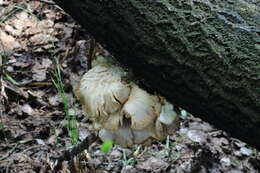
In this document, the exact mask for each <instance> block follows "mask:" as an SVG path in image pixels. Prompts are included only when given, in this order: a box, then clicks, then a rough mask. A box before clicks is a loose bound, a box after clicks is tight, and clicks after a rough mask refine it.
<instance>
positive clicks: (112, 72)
mask: <svg viewBox="0 0 260 173" xmlns="http://www.w3.org/2000/svg"><path fill="white" fill-rule="evenodd" d="M92 66H93V68H92V69H90V70H89V71H88V72H87V73H85V74H84V75H83V77H82V79H81V81H80V83H79V85H78V87H77V90H76V95H77V97H78V99H79V100H80V102H81V104H82V107H83V110H84V112H85V113H86V116H88V117H89V118H90V120H91V121H92V122H93V123H94V127H95V129H96V130H97V131H98V132H99V137H100V138H101V140H103V141H107V140H112V141H113V142H114V143H116V144H119V145H121V146H123V147H130V146H132V145H133V144H147V145H148V144H150V143H151V142H153V141H155V140H163V139H165V137H166V136H167V135H168V134H171V133H173V132H174V131H175V130H176V129H177V128H178V126H179V121H178V115H177V113H176V112H175V111H174V106H173V105H172V104H171V103H169V102H168V101H167V100H166V99H165V98H164V97H162V96H159V95H152V94H150V93H148V92H146V91H145V90H143V89H141V88H140V87H139V86H138V85H137V84H135V83H134V82H133V81H131V80H127V76H128V73H127V72H125V71H124V69H123V68H122V67H120V66H119V65H118V63H116V61H115V60H113V58H111V57H106V58H104V57H102V56H98V57H96V58H95V60H93V61H92Z"/></svg>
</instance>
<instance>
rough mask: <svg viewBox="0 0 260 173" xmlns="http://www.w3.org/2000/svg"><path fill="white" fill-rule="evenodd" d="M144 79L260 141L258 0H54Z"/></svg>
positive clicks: (241, 136) (177, 100)
mask: <svg viewBox="0 0 260 173" xmlns="http://www.w3.org/2000/svg"><path fill="white" fill-rule="evenodd" d="M55 1H56V3H57V4H59V5H60V6H61V7H62V8H63V9H64V10H65V11H66V12H68V13H69V14H70V15H71V16H72V17H74V18H75V19H76V20H77V21H78V22H79V23H80V24H81V25H82V26H83V27H84V28H85V29H87V31H89V32H90V33H91V34H92V35H93V36H94V37H95V38H96V39H97V40H98V41H99V42H101V43H103V44H104V45H106V48H107V49H108V50H110V51H111V52H112V53H114V55H115V57H116V58H117V59H118V60H119V61H120V62H122V63H123V64H125V65H127V66H129V67H131V68H133V70H134V73H135V74H137V76H141V77H142V78H143V79H144V81H145V84H146V85H147V86H149V87H151V88H153V89H155V90H156V91H157V92H159V93H160V94H162V95H164V96H166V97H167V98H168V99H169V100H171V101H172V102H173V103H175V104H178V105H180V106H181V107H182V108H184V109H186V110H188V111H189V112H191V113H192V114H194V115H195V116H199V117H201V118H202V119H203V120H205V121H208V122H211V123H212V124H214V125H215V126H217V127H219V128H221V129H223V130H226V131H227V132H229V133H230V134H231V135H232V136H234V137H237V138H239V139H242V140H244V141H246V142H248V143H249V144H250V145H252V146H255V147H257V148H260V36H259V34H260V7H259V2H258V3H256V2H254V1H253V0H236V1H227V0H206V1H202V0H187V1H182V0H175V1H170V0H145V1H141V0H124V1H121V0H80V1H73V0H55Z"/></svg>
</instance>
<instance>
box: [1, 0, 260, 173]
mask: <svg viewBox="0 0 260 173" xmlns="http://www.w3.org/2000/svg"><path fill="white" fill-rule="evenodd" d="M0 5H1V6H3V7H4V8H1V10H0V21H1V22H0V51H1V52H0V60H1V61H0V62H1V63H0V79H1V80H0V87H1V93H0V173H1V172H5V173H7V172H8V173H9V172H53V166H54V164H55V163H54V161H53V160H52V159H51V156H53V155H54V156H55V155H59V154H60V153H61V152H62V151H63V150H65V149H67V148H69V147H71V146H72V143H71V140H70V138H69V135H68V129H67V128H66V124H67V123H68V122H67V120H66V119H65V115H64V114H65V113H64V107H63V100H62V98H61V97H60V95H59V94H58V92H57V90H56V88H55V86H54V85H53V83H52V78H53V71H54V70H55V58H58V59H59V64H58V65H59V67H60V70H61V74H62V82H63V84H64V91H65V96H66V97H67V98H68V107H69V112H70V113H71V112H73V113H71V114H72V115H74V116H75V117H76V121H77V125H78V129H79V138H80V140H82V139H84V137H86V136H87V135H89V134H90V132H91V131H92V130H93V125H92V124H91V122H90V121H89V120H88V118H86V117H85V116H84V115H83V112H82V110H81V107H80V105H79V103H78V102H77V100H76V99H75V97H74V96H73V89H74V87H75V86H76V84H77V83H78V81H79V79H80V76H81V75H82V74H83V73H84V72H85V68H86V55H87V54H88V50H89V46H90V45H89V44H90V39H91V36H90V35H89V34H88V33H87V32H86V31H84V29H82V28H81V27H80V26H79V25H78V24H77V23H76V22H75V21H74V20H73V19H72V18H71V17H70V16H68V15H67V14H66V13H65V12H63V11H62V10H61V9H60V8H59V7H57V6H56V5H55V4H54V3H53V2H52V1H49V0H48V1H46V0H43V1H29V0H14V1H6V0H0ZM96 50H97V53H98V54H103V55H105V56H107V55H109V53H108V52H107V51H106V50H105V49H103V48H102V47H101V46H100V45H99V44H97V47H96ZM184 113H185V112H184ZM100 146H101V142H96V143H94V144H93V145H91V147H90V148H89V150H88V151H85V152H84V153H82V154H80V155H79V156H78V157H77V158H75V159H74V160H73V163H74V164H76V165H78V166H77V171H78V172H100V173H101V172H103V173H106V172H121V173H138V172H169V173H189V172H199V173H205V172H213V173H220V172H227V173H240V172H250V173H251V172H252V173H258V172H259V170H260V153H259V151H257V150H256V149H254V148H251V147H249V146H247V145H246V144H245V143H243V142H241V141H239V140H238V139H234V138H231V137H230V136H228V135H227V134H226V133H225V132H223V131H221V130H218V129H215V128H214V127H213V126H211V125H210V124H208V123H206V122H203V121H202V120H200V119H198V118H194V117H193V116H192V115H190V114H187V113H186V114H185V116H182V117H181V127H180V129H179V130H178V131H177V132H176V134H174V135H172V136H169V138H167V140H166V141H163V142H156V143H154V144H152V145H151V146H149V147H145V146H134V147H133V148H130V149H125V148H121V147H120V146H117V145H114V146H113V147H112V148H110V147H109V148H110V151H107V152H103V151H101V149H100ZM59 172H71V167H70V164H69V163H68V162H63V163H62V166H61V168H60V170H59Z"/></svg>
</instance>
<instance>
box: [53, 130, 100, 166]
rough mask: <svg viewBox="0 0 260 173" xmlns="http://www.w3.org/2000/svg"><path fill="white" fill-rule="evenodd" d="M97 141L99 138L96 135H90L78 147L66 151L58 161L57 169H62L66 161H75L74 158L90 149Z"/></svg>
mask: <svg viewBox="0 0 260 173" xmlns="http://www.w3.org/2000/svg"><path fill="white" fill-rule="evenodd" d="M96 140H97V136H96V135H95V134H90V135H89V136H87V137H86V138H85V139H84V140H83V141H82V142H81V143H79V144H78V145H76V146H74V147H73V148H70V149H68V150H65V151H64V153H63V154H62V155H61V156H59V157H58V158H57V159H56V160H57V164H56V166H55V169H57V168H60V167H61V164H62V162H63V161H65V160H67V161H70V160H72V159H73V157H74V156H76V155H78V154H79V153H81V152H82V151H84V150H85V149H88V148H89V146H90V145H91V144H93V143H94V142H95V141H96Z"/></svg>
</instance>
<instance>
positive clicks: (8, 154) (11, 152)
mask: <svg viewBox="0 0 260 173" xmlns="http://www.w3.org/2000/svg"><path fill="white" fill-rule="evenodd" d="M18 145H19V143H17V144H16V145H15V146H14V147H13V148H12V149H11V150H10V151H9V152H8V153H6V154H5V155H4V156H3V157H0V160H4V159H6V158H7V157H9V156H11V155H12V154H13V152H14V151H15V149H16V148H17V147H18Z"/></svg>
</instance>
